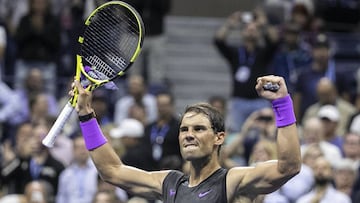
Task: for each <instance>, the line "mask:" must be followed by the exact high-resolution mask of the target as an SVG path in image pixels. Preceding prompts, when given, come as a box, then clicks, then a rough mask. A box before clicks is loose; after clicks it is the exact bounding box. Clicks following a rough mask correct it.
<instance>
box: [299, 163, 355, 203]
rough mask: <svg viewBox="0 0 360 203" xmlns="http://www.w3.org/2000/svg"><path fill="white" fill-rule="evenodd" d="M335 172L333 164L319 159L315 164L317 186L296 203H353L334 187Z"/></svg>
mask: <svg viewBox="0 0 360 203" xmlns="http://www.w3.org/2000/svg"><path fill="white" fill-rule="evenodd" d="M333 175H334V173H333V171H332V167H331V164H330V162H329V161H328V160H326V159H325V158H324V157H319V158H317V159H316V160H315V163H314V178H315V185H314V188H313V190H312V191H311V192H309V193H307V194H305V195H303V196H302V197H300V198H299V199H298V200H297V201H296V203H308V202H333V203H351V200H350V198H349V197H348V196H347V195H346V194H344V193H342V192H340V191H339V190H337V189H335V188H334V187H333V186H332V183H331V181H332V180H333Z"/></svg>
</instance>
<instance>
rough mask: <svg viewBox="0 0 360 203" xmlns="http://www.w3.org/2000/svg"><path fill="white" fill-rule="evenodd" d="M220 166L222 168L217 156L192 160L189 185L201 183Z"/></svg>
mask: <svg viewBox="0 0 360 203" xmlns="http://www.w3.org/2000/svg"><path fill="white" fill-rule="evenodd" d="M219 168H221V166H220V164H219V162H218V160H217V158H216V159H214V158H213V159H211V158H210V160H209V159H201V160H200V159H199V160H193V161H191V166H190V178H189V187H194V186H197V185H199V184H200V183H201V182H202V181H204V180H205V179H206V178H208V177H209V176H210V175H212V174H213V173H214V172H215V171H216V170H218V169H219Z"/></svg>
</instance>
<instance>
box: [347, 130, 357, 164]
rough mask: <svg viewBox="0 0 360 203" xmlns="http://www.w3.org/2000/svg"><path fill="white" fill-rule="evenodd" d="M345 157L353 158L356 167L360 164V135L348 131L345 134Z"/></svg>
mask: <svg viewBox="0 0 360 203" xmlns="http://www.w3.org/2000/svg"><path fill="white" fill-rule="evenodd" d="M343 138H344V142H343V151H344V158H346V159H349V160H351V161H352V162H353V163H354V165H355V166H356V167H359V166H360V135H359V134H356V133H352V132H348V133H346V134H345V135H344V137H343Z"/></svg>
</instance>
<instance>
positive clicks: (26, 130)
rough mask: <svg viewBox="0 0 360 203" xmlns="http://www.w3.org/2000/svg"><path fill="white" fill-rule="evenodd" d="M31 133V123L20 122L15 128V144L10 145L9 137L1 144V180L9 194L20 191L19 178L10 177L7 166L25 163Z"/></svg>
mask: <svg viewBox="0 0 360 203" xmlns="http://www.w3.org/2000/svg"><path fill="white" fill-rule="evenodd" d="M32 134H33V126H32V124H31V123H28V122H26V123H22V124H20V125H19V126H18V127H17V128H16V133H15V138H14V141H15V142H14V143H15V146H14V147H12V142H11V141H10V139H8V140H6V141H5V142H4V143H3V145H2V148H1V154H2V160H1V180H2V181H1V182H2V184H3V187H4V189H6V191H7V193H9V194H21V191H18V187H19V180H18V179H16V178H14V177H10V174H9V173H10V172H11V168H10V167H9V166H11V164H10V163H12V166H14V167H16V168H17V167H19V166H21V165H25V166H26V165H27V163H28V159H29V158H30V156H31V148H30V145H29V144H28V143H29V141H30V139H31V138H32V136H33V135H32Z"/></svg>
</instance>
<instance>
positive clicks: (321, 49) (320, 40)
mask: <svg viewBox="0 0 360 203" xmlns="http://www.w3.org/2000/svg"><path fill="white" fill-rule="evenodd" d="M312 59H313V60H312V64H311V65H310V67H308V68H305V69H303V71H302V72H301V73H300V74H299V76H298V78H297V82H296V84H295V90H294V94H293V98H294V109H295V113H296V117H297V118H298V120H299V121H301V119H302V118H303V115H304V113H305V110H306V109H307V108H308V107H309V106H310V105H312V104H314V103H316V102H317V95H316V86H317V84H318V82H319V81H320V79H321V78H323V77H326V78H328V79H329V80H331V81H332V82H333V83H334V84H336V85H341V83H342V80H341V77H340V74H339V75H337V73H336V70H335V63H334V60H333V58H332V57H331V55H330V41H329V39H328V37H327V36H326V35H325V34H323V33H321V34H318V35H316V38H315V42H314V44H313V48H312Z"/></svg>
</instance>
